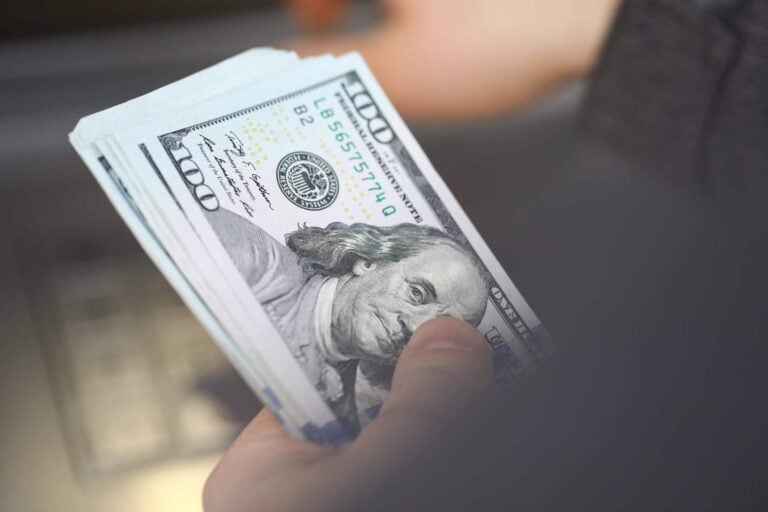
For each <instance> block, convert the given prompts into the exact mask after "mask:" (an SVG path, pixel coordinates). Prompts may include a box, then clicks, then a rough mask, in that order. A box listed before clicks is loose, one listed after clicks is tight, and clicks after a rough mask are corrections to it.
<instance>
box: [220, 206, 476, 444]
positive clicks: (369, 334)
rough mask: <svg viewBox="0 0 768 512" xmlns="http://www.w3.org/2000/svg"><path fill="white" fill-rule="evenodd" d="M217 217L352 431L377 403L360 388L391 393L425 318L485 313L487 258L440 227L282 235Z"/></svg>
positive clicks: (254, 285) (230, 248) (332, 227)
mask: <svg viewBox="0 0 768 512" xmlns="http://www.w3.org/2000/svg"><path fill="white" fill-rule="evenodd" d="M209 220H210V222H211V225H212V226H213V228H214V230H215V231H216V233H217V235H218V237H219V239H220V240H221V242H222V244H223V245H224V247H225V249H226V250H227V252H228V253H229V255H230V257H231V258H232V261H233V262H234V263H235V265H236V267H237V268H238V270H239V271H240V273H241V274H242V276H243V277H244V278H245V280H246V282H247V284H248V286H249V287H250V289H251V290H252V291H253V294H254V295H255V297H256V299H257V300H258V301H259V303H260V304H261V305H262V306H263V307H264V309H265V310H266V312H267V314H268V315H269V316H270V318H271V319H272V321H273V322H274V324H275V326H276V327H277V329H278V331H279V332H280V333H281V335H282V336H283V337H284V339H285V341H286V343H287V345H288V347H289V349H290V350H291V352H292V354H293V356H294V357H295V358H296V360H297V361H298V362H299V364H300V365H301V366H302V367H303V369H304V371H305V373H306V374H307V376H308V378H309V379H310V381H311V382H312V383H313V384H314V386H315V388H316V389H317V390H318V392H319V393H320V394H321V395H322V397H323V398H324V400H325V401H326V402H327V403H328V405H329V406H330V407H331V409H332V410H333V411H334V413H336V414H337V415H338V416H339V417H340V418H343V419H345V422H346V423H347V424H348V427H350V428H352V429H353V430H355V429H357V428H358V427H359V425H358V414H359V413H364V412H365V411H364V409H365V408H366V407H368V406H369V405H372V404H374V403H375V402H376V399H369V400H366V399H365V397H364V396H363V397H362V398H361V395H366V394H368V395H370V394H371V393H372V394H374V395H375V394H376V392H377V390H378V391H380V392H381V398H383V393H385V391H386V390H387V389H388V387H389V383H390V380H391V376H392V371H393V369H394V365H395V363H396V362H397V358H398V357H399V355H400V353H401V352H402V350H403V349H404V348H405V345H406V344H407V343H408V340H409V339H410V337H411V334H412V333H413V332H414V331H415V330H416V328H417V327H418V326H419V325H421V324H422V323H424V322H425V321H427V320H430V319H433V318H437V317H441V316H452V317H456V318H461V319H463V320H465V321H467V322H469V323H471V324H473V325H475V326H477V325H478V324H479V322H480V320H481V319H482V317H483V315H484V314H485V309H486V305H487V302H488V286H487V283H486V280H485V277H484V272H483V270H482V266H481V265H480V263H479V262H478V261H477V259H476V257H475V256H474V255H473V254H472V253H470V252H469V251H467V250H466V249H465V248H464V246H463V245H462V244H460V243H459V242H457V241H456V240H454V239H453V238H451V237H450V236H449V235H447V234H445V233H443V232H442V231H440V230H438V229H435V228H432V227H428V226H419V225H415V224H400V225H397V226H390V227H378V226H372V225H369V224H351V225H347V224H344V223H341V222H334V223H331V224H329V225H328V226H327V227H325V228H321V227H307V226H304V227H299V228H298V229H297V230H296V231H293V232H291V233H289V234H287V235H286V237H285V243H284V244H283V243H280V242H278V241H277V240H275V239H274V238H272V237H271V236H270V235H269V234H268V233H266V232H265V231H264V230H263V229H261V228H259V227H258V226H256V225H254V224H252V223H251V222H249V221H248V220H246V219H245V218H242V217H240V216H238V215H237V214H234V213H232V212H229V211H226V210H219V211H217V212H215V213H212V214H210V216H209ZM361 390H366V391H361Z"/></svg>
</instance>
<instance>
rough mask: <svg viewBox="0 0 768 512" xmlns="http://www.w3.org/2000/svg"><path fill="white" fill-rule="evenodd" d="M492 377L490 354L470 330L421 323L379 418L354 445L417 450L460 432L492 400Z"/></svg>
mask: <svg viewBox="0 0 768 512" xmlns="http://www.w3.org/2000/svg"><path fill="white" fill-rule="evenodd" d="M492 373H493V372H492V364H491V355H490V349H489V347H488V345H487V344H486V343H485V340H484V339H483V337H482V336H481V335H480V333H479V332H478V331H477V330H476V329H475V328H474V327H472V326H471V325H469V324H468V323H466V322H463V321H461V320H456V319H453V318H440V319H436V320H431V321H429V322H427V323H425V324H424V325H422V326H421V327H420V328H419V329H417V330H416V332H415V333H414V334H413V336H412V337H411V341H410V342H409V343H408V345H407V347H406V349H405V351H404V352H403V354H402V355H401V356H400V359H399V361H398V363H397V367H396V369H395V374H394V378H393V381H392V389H391V392H390V395H389V396H388V397H387V400H386V401H385V403H384V406H383V408H382V410H381V413H380V414H379V417H378V418H376V420H375V421H373V422H372V423H371V424H370V425H368V426H367V427H366V428H365V429H364V430H363V432H362V433H361V434H360V436H359V437H358V440H357V442H356V443H355V444H356V445H358V449H361V450H365V449H366V448H365V446H366V445H369V444H373V445H376V446H380V447H385V446H393V444H397V445H400V446H403V443H404V442H406V443H409V442H413V443H414V444H418V443H420V442H423V440H424V438H425V437H426V438H429V437H433V436H434V435H435V432H439V431H441V430H444V429H445V428H446V426H449V425H459V426H460V425H461V423H462V422H463V419H462V418H467V417H471V416H472V411H473V410H475V408H476V407H481V405H480V404H482V403H484V402H486V401H487V398H488V397H489V396H491V389H492ZM409 438H410V439H409Z"/></svg>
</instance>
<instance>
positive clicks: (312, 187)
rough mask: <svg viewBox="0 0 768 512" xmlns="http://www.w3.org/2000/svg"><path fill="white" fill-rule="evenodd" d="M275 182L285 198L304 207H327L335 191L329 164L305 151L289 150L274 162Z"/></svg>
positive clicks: (337, 190)
mask: <svg viewBox="0 0 768 512" xmlns="http://www.w3.org/2000/svg"><path fill="white" fill-rule="evenodd" d="M277 184H278V185H279V186H280V190H281V191H282V192H283V195H285V197H286V198H288V200H289V201H290V202H292V203H293V204H295V205H296V206H298V207H299V208H304V209H305V210H323V209H325V208H328V207H329V206H331V205H332V204H333V202H334V201H335V200H336V197H337V196H338V195H339V179H338V177H337V176H336V172H335V171H334V170H333V168H332V167H331V166H330V165H329V164H328V162H326V161H325V160H323V159H322V158H320V157H319V156H317V155H315V154H313V153H309V152H308V151H296V152H293V153H289V154H288V155H286V156H285V157H283V159H282V160H280V163H279V164H278V165H277Z"/></svg>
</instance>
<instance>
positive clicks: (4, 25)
mask: <svg viewBox="0 0 768 512" xmlns="http://www.w3.org/2000/svg"><path fill="white" fill-rule="evenodd" d="M278 4H279V2H274V1H273V2H259V1H256V0H250V1H239V0H228V1H226V2H213V1H212V0H211V1H203V0H197V1H193V2H189V1H185V2H181V1H172V2H149V1H139V2H136V1H134V2H131V3H127V2H126V3H117V4H115V5H113V3H104V2H91V1H86V0H81V1H80V2H58V1H55V0H47V1H38V2H35V1H32V2H26V3H23V4H22V3H16V4H10V3H3V5H2V7H0V34H2V35H0V226H1V227H2V232H3V237H2V242H0V284H2V286H0V460H2V461H3V464H2V465H0V510H4V511H5V510H7V511H14V512H17V511H56V512H68V511H73V512H74V511H77V512H89V511H99V512H111V511H132V512H133V511H142V512H154V511H161V510H174V511H175V510H185V511H194V510H200V504H199V502H200V499H199V496H200V491H201V487H202V483H203V481H204V479H205V477H206V475H207V474H208V472H209V471H210V470H211V468H212V467H213V465H214V464H215V461H216V460H217V458H218V456H219V455H220V454H221V452H222V450H223V449H224V448H225V447H226V445H227V443H228V442H229V441H230V440H231V439H232V436H234V435H235V434H236V433H237V432H238V430H239V429H240V428H241V427H242V425H243V424H244V422H245V421H247V420H248V419H249V418H250V417H252V416H253V414H255V413H256V412H257V411H258V408H259V404H258V402H257V401H256V400H255V399H254V398H253V396H252V395H251V394H250V392H249V391H248V390H247V389H246V388H245V386H244V385H243V383H242V382H241V381H240V379H239V378H238V377H237V375H236V374H235V373H234V372H233V370H232V369H231V368H230V367H229V365H228V364H227V362H226V361H225V360H224V359H223V357H222V356H221V355H220V354H219V352H218V350H217V349H216V347H215V345H214V344H213V343H212V342H211V341H210V340H209V339H208V338H207V337H206V335H205V333H204V332H203V331H202V329H201V328H200V327H199V326H198V325H197V323H196V321H195V320H194V318H192V317H191V315H190V314H189V313H188V312H187V311H186V309H185V308H184V307H183V305H182V304H181V303H180V301H179V300H178V298H177V297H175V295H174V294H173V292H172V291H171V290H170V288H169V287H168V286H167V285H166V284H165V282H164V280H163V278H162V276H160V274H159V273H158V272H157V270H156V269H154V267H153V266H152V265H151V263H150V262H149V261H148V259H147V258H146V257H145V255H144V254H143V253H142V251H141V250H140V248H139V247H138V245H137V244H136V243H135V241H134V240H133V238H132V236H131V235H130V234H129V232H128V230H127V229H126V228H125V227H124V225H123V224H122V222H121V221H120V219H119V218H118V216H117V215H116V213H115V212H114V210H113V209H112V207H111V206H110V205H109V204H108V202H107V200H106V198H105V197H104V195H103V194H102V193H101V191H100V190H99V189H98V187H97V186H96V183H95V181H93V180H92V179H91V176H90V174H89V173H88V171H87V170H86V168H85V166H84V165H83V164H82V163H81V162H80V161H79V159H78V157H77V155H76V154H75V152H74V151H73V150H72V149H71V148H70V146H69V144H68V141H67V134H68V132H69V131H70V130H71V129H72V128H74V126H75V124H76V122H77V120H78V119H79V118H80V117H82V116H84V115H87V114H90V113H92V112H95V111H98V110H101V109H103V108H106V107H109V106H112V105H113V104H116V103H119V102H121V101H124V100H127V99H130V98H132V97H134V96H137V95H140V94H142V93H145V92H149V91H151V90H152V89H154V88H156V87H159V86H161V85H164V84H166V83H168V82H170V81H173V80H175V79H178V78H181V77H183V76H184V75H187V74H189V73H191V72H193V71H196V70H198V69H200V68H202V67H205V66H207V65H210V64H213V63H214V62H216V61H218V60H220V59H222V58H225V57H228V56H230V55H232V54H234V53H237V52H239V51H242V50H244V49H246V48H249V47H253V46H264V45H269V46H274V45H279V44H280V42H281V41H284V40H288V39H290V38H291V37H293V36H295V35H296V27H295V26H294V25H293V23H292V22H291V20H290V19H288V17H287V16H285V15H284V14H283V12H282V11H280V10H279V9H278ZM376 16H377V12H376V11H375V9H374V8H373V7H372V5H371V4H369V3H365V2H362V3H360V4H358V6H357V7H356V8H355V9H354V12H353V16H352V18H351V20H350V22H349V23H350V26H351V27H353V28H359V27H364V26H366V25H368V24H370V23H371V22H372V21H373V20H375V18H376ZM581 90H582V87H581V86H580V85H579V84H575V85H572V86H569V87H567V88H565V89H563V90H561V91H558V92H557V93H556V94H555V95H554V96H552V97H550V98H548V99H546V100H545V101H543V102H542V103H540V104H539V105H537V106H535V107H533V108H531V109H529V110H528V111H526V112H521V113H519V114H517V115H515V116H513V117H509V118H505V119H499V120H494V121H489V122H485V123H479V124H461V125H418V124H416V125H414V124H412V126H411V127H412V129H413V131H414V132H415V134H416V137H417V139H419V141H420V142H421V144H422V145H423V146H424V149H425V150H426V152H427V154H428V155H429V156H430V158H431V159H432V161H433V163H434V164H435V167H436V168H437V169H438V171H439V172H440V173H441V174H442V176H443V177H444V179H445V180H446V182H447V183H448V185H449V187H450V188H451V189H452V190H453V192H454V194H455V195H456V196H457V197H458V199H459V201H460V202H461V203H462V204H463V206H464V207H465V209H466V210H467V212H468V214H469V215H470V217H471V218H472V219H473V220H474V221H475V223H476V225H477V227H478V229H479V230H480V232H481V233H482V234H483V235H484V236H485V237H486V239H487V240H488V242H489V244H490V245H491V247H492V248H493V247H494V246H495V245H496V244H499V243H500V242H501V241H502V240H504V238H505V237H514V236H515V233H516V230H517V229H518V228H519V226H522V225H524V224H525V211H526V205H527V204H530V202H531V201H535V200H536V197H537V194H538V193H540V192H541V191H542V190H544V189H545V188H546V187H547V184H548V183H550V182H551V180H552V179H554V176H555V173H556V172H557V169H561V168H562V167H563V164H567V162H563V161H562V158H561V155H563V154H566V152H565V151H563V150H564V148H566V147H567V146H568V145H569V142H570V140H571V138H572V137H571V136H572V133H573V126H572V125H573V121H574V116H575V111H576V104H577V101H578V99H579V97H580V95H581ZM489 194H494V195H495V197H496V198H497V199H496V201H493V202H489V201H487V198H488V195H489ZM499 196H501V197H502V198H504V201H505V202H506V204H507V208H506V209H505V211H503V212H499V211H491V210H490V208H489V206H488V205H489V204H491V203H492V204H494V205H497V206H498V204H499V200H498V198H499ZM507 265H508V268H507V270H508V271H509V272H510V274H511V276H512V277H513V280H515V281H516V282H518V283H519V284H521V287H522V291H523V293H524V294H525V293H526V289H525V286H524V283H525V269H524V268H519V267H516V266H515V262H514V261H511V262H507ZM534 309H535V304H534Z"/></svg>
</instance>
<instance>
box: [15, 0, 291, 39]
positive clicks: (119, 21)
mask: <svg viewBox="0 0 768 512" xmlns="http://www.w3.org/2000/svg"><path fill="white" fill-rule="evenodd" d="M279 5H280V2H279V0H216V1H213V0H166V1H163V2H152V1H150V0H138V1H136V0H134V1H132V2H100V1H97V0H31V1H26V2H16V1H6V2H3V3H1V4H0V40H2V39H15V38H21V37H24V38H30V37H35V36H41V35H43V36H50V35H53V34H62V33H66V32H77V31H80V30H93V29H99V28H108V27H116V26H121V25H123V26H124V25H135V24H139V23H142V22H156V21H160V20H178V19H184V18H194V17H203V16H210V15H216V14H224V13H235V12H244V11H252V10H253V9H254V8H264V7H267V8H270V7H271V8H274V7H276V6H279Z"/></svg>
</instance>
